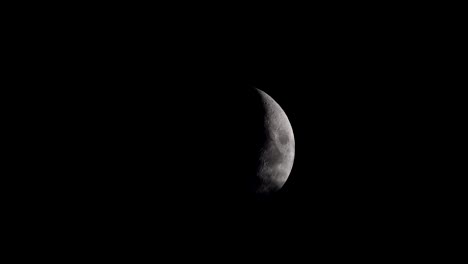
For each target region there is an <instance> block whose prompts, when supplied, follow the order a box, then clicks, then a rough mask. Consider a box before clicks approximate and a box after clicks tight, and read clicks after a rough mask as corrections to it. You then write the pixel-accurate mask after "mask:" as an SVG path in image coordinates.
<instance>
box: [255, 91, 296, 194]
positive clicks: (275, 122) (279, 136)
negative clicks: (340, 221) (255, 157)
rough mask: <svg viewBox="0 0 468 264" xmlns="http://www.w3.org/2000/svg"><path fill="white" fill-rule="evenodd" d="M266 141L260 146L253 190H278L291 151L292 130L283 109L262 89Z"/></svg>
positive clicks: (291, 158)
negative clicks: (256, 181) (256, 179)
mask: <svg viewBox="0 0 468 264" xmlns="http://www.w3.org/2000/svg"><path fill="white" fill-rule="evenodd" d="M256 90H257V91H258V93H259V94H260V96H261V99H262V104H263V108H264V110H265V115H264V129H265V136H266V141H265V143H264V145H263V147H262V149H261V150H260V157H259V165H258V167H257V178H258V179H259V186H258V187H257V190H256V191H257V193H270V192H274V191H278V190H280V189H281V188H282V187H283V185H284V184H285V183H286V181H287V179H288V177H289V174H290V173H291V170H292V167H293V163H294V155H295V140H294V133H293V130H292V127H291V123H290V122H289V119H288V117H287V116H286V113H285V112H284V111H283V109H282V108H281V107H280V105H279V104H278V103H277V102H276V101H275V100H273V98H271V97H270V96H269V95H268V94H266V93H265V92H263V91H262V90H259V89H256Z"/></svg>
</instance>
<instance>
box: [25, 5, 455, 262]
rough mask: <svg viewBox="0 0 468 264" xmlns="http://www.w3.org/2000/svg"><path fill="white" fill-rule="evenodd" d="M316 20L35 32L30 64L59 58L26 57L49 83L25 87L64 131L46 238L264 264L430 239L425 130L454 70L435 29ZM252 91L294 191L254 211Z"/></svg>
mask: <svg viewBox="0 0 468 264" xmlns="http://www.w3.org/2000/svg"><path fill="white" fill-rule="evenodd" d="M321 8H323V7H316V9H314V10H316V11H314V12H312V13H311V14H296V13H294V12H292V13H290V14H289V13H288V14H289V15H279V13H275V12H271V13H269V14H270V15H271V16H273V17H275V19H271V18H264V17H261V18H260V17H257V16H256V15H255V14H256V13H255V12H253V13H252V14H249V15H248V16H245V17H244V16H242V17H237V19H236V20H230V19H226V20H228V21H227V22H225V23H217V21H219V20H221V18H222V17H224V15H223V14H224V13H222V12H220V13H219V14H218V16H217V17H216V18H210V19H208V18H207V19H203V16H200V17H198V16H197V15H196V14H195V15H194V14H192V16H183V15H182V14H179V17H184V18H185V19H170V16H163V15H158V16H156V15H154V14H142V13H139V12H137V13H135V14H134V13H132V12H131V11H130V10H127V11H126V12H125V14H129V15H128V16H127V15H122V13H118V12H110V11H109V10H107V9H106V10H107V11H102V10H101V11H97V12H96V14H94V15H90V17H87V18H86V19H84V18H82V17H81V18H80V19H71V20H72V21H71V22H70V23H56V22H57V21H62V20H60V19H59V20H54V21H52V23H51V24H53V25H54V30H51V31H50V32H47V30H50V28H51V27H43V28H41V30H42V31H40V32H41V33H40V34H38V36H37V37H36V38H34V40H35V41H36V43H44V46H45V47H44V49H41V48H40V47H39V46H41V45H39V44H38V45H37V46H36V49H38V50H40V51H49V50H50V51H51V52H40V55H37V54H36V55H34V56H39V58H35V57H34V58H33V61H35V62H36V63H37V65H32V66H31V67H34V66H36V67H40V68H41V69H43V71H44V72H45V74H39V75H38V76H37V77H35V79H34V81H35V82H38V83H41V84H43V85H45V86H47V87H54V88H55V87H57V88H59V89H53V90H52V89H50V90H49V89H44V90H41V92H40V93H41V96H44V94H45V97H48V98H49V100H51V101H53V102H54V104H53V106H50V105H46V107H50V108H51V109H50V113H51V116H53V118H52V123H53V124H54V127H57V129H55V130H54V131H53V133H51V134H52V138H53V140H54V141H55V142H58V143H57V144H56V145H54V147H53V148H50V147H49V148H50V149H51V152H52V153H51V154H52V155H51V157H53V158H49V159H48V162H47V164H51V165H53V166H51V169H50V172H51V174H52V175H54V176H51V177H47V178H45V180H44V181H43V182H41V183H42V184H44V182H46V183H45V184H46V185H48V186H49V188H51V189H53V192H51V193H50V194H44V195H46V196H47V195H49V196H50V201H51V202H50V203H46V204H47V205H43V206H48V207H50V208H51V210H52V211H54V212H55V213H57V214H58V215H60V217H59V218H58V220H54V223H55V222H56V223H57V224H58V225H63V226H64V227H65V228H66V230H69V229H70V227H73V228H72V229H74V231H75V232H76V233H78V234H79V237H81V238H84V240H86V241H88V242H89V243H92V241H91V240H95V242H96V241H97V242H96V243H98V244H99V243H101V244H107V245H111V244H117V245H126V246H128V241H136V242H135V245H136V244H138V245H146V246H149V245H153V244H154V243H155V241H163V243H164V245H165V247H167V248H176V249H178V250H180V251H185V250H186V249H189V248H194V249H197V248H199V247H204V246H205V247H209V248H216V249H218V248H219V249H225V250H227V251H230V250H229V249H231V250H232V249H233V247H231V246H227V245H229V244H232V243H234V244H235V245H236V246H235V247H234V251H237V252H241V253H244V252H248V251H253V252H257V253H260V255H262V253H263V252H276V251H277V250H278V251H280V250H284V252H287V254H286V253H285V255H288V256H291V254H292V255H294V253H290V252H296V251H301V247H300V245H303V246H304V247H305V252H309V250H311V251H313V252H314V253H313V254H315V253H317V254H319V253H322V254H323V253H324V252H325V255H327V254H330V255H329V256H338V255H340V254H338V253H336V251H339V252H341V253H342V254H351V252H354V253H356V252H361V251H366V252H369V251H373V252H377V253H378V252H379V250H386V249H390V250H391V249H394V248H395V245H400V246H401V247H403V248H412V245H411V244H412V243H413V242H414V241H416V240H418V241H420V240H424V239H425V238H429V237H431V236H432V235H433V233H431V232H428V230H429V229H430V226H429V225H430V224H431V222H430V221H429V220H428V219H437V217H438V215H439V214H438V213H437V212H438V211H436V210H435V209H434V208H438V209H440V208H439V207H438V206H440V205H438V202H440V201H441V200H440V198H441V196H442V195H445V194H446V192H445V191H444V188H445V186H444V185H443V184H442V182H443V181H442V180H441V177H440V175H441V171H446V167H445V166H444V164H442V160H441V159H438V158H435V154H434V152H436V150H437V148H438V147H439V146H437V144H441V143H439V142H433V140H432V138H433V137H434V132H435V134H437V131H439V130H440V126H438V125H435V122H434V120H435V119H440V118H441V117H440V116H439V115H440V108H442V103H441V101H443V100H444V98H443V97H442V95H441V92H440V89H441V87H444V86H447V85H448V81H449V80H450V74H452V73H453V72H449V71H447V70H446V69H445V64H444V63H442V57H443V56H445V55H444V54H445V53H443V52H442V53H443V54H442V53H434V52H433V50H434V46H437V43H439V42H437V41H436V40H440V39H441V38H435V37H434V36H435V33H434V32H435V31H436V30H437V25H438V24H437V23H432V22H431V21H432V20H427V23H423V22H421V21H422V20H421V19H414V16H412V14H414V12H409V13H405V12H402V13H399V16H398V18H396V17H395V13H393V12H384V9H380V8H377V9H376V10H377V11H374V12H366V11H364V9H361V8H360V7H355V8H356V10H358V9H359V10H361V11H362V12H360V13H357V12H350V11H349V10H348V9H347V8H345V7H339V8H338V7H328V8H325V9H321ZM408 8H409V7H408ZM93 10H94V9H93ZM318 10H325V11H324V12H322V11H318ZM140 11H141V10H140ZM265 12H266V13H268V12H267V11H265ZM285 12H286V11H285ZM130 13H131V14H130ZM186 13H190V11H186ZM286 13H287V12H286ZM102 14H105V15H102ZM281 14H283V13H281ZM364 14H365V15H364ZM64 15H65V16H66V15H67V14H64ZM194 16H195V18H194ZM239 20H241V21H243V23H237V21H239ZM83 21H86V23H84V22H83ZM194 21H196V22H197V23H194ZM229 21H231V23H229ZM425 21H426V20H425ZM223 22H224V21H223ZM57 24H60V25H59V26H57ZM32 27H33V26H32ZM57 27H59V28H57ZM51 39H54V40H56V41H50V40H51ZM41 47H42V46H41ZM52 54H53V55H52ZM43 61H46V62H47V63H41V62H43ZM253 87H257V88H259V89H261V90H263V91H265V92H266V93H268V94H269V95H270V96H272V97H273V98H274V99H275V100H276V101H277V102H278V103H279V104H280V105H281V107H282V108H283V110H284V111H285V112H286V114H287V115H288V118H289V120H290V122H291V124H292V128H293V131H294V135H295V140H296V158H295V162H294V166H293V170H292V172H291V175H290V178H289V180H288V182H287V183H286V184H285V186H284V188H283V189H282V190H281V191H280V192H279V193H277V194H275V195H273V196H272V197H268V198H261V199H258V198H254V197H249V196H245V193H243V191H239V190H241V188H237V187H238V186H239V185H241V183H240V182H238V179H243V177H247V176H249V174H250V172H251V171H252V168H253V167H254V166H253V165H252V164H253V161H255V154H256V153H255V148H256V146H257V145H256V144H258V141H256V137H257V136H258V135H257V133H258V131H259V130H258V122H257V120H258V109H257V108H256V107H257V106H256V104H255V99H254V96H253V95H252V92H251V91H252V89H253ZM436 98H437V100H436ZM47 131H48V130H47ZM49 136H51V135H49ZM57 164H58V165H57ZM55 175H57V176H55ZM436 186H437V187H436ZM57 196H59V197H61V198H60V199H57ZM108 241H110V242H108ZM204 241H208V243H204ZM235 241H239V242H235ZM302 241H305V243H302ZM88 242H87V243H88ZM415 243H416V242H415ZM402 245H404V246H402ZM111 247H112V246H111ZM137 247H138V246H137ZM249 249H250V250H249ZM289 250H291V251H289ZM194 251H196V252H198V254H199V253H200V251H199V250H194ZM230 254H232V253H230ZM265 254H266V253H265ZM272 254H273V255H275V254H274V253H268V254H267V255H272ZM382 254H384V253H382ZM306 255H307V254H306ZM275 256H276V255H275ZM340 256H342V255H340Z"/></svg>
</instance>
